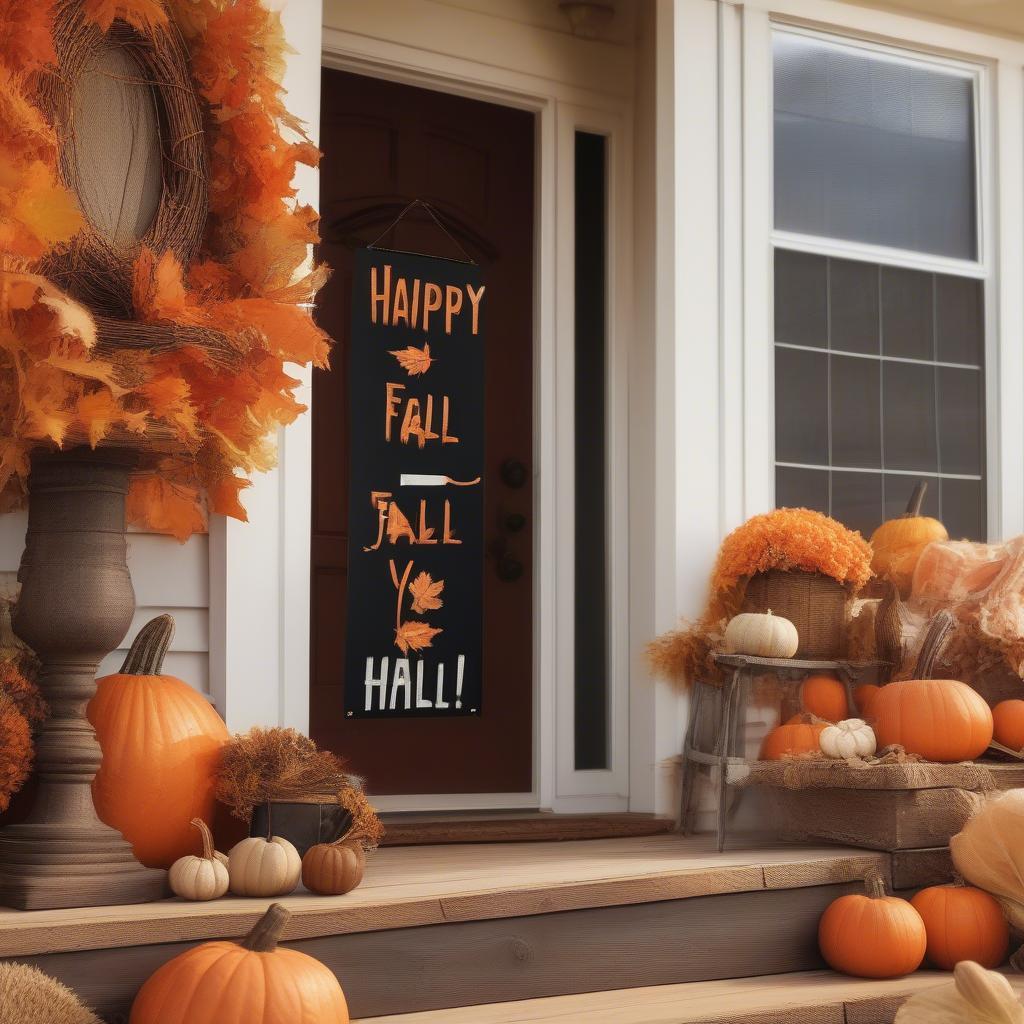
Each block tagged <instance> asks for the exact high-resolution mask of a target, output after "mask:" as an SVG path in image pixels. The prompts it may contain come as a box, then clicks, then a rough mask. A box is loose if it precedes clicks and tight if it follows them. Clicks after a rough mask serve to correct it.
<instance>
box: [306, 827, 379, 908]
mask: <svg viewBox="0 0 1024 1024" xmlns="http://www.w3.org/2000/svg"><path fill="white" fill-rule="evenodd" d="M365 870H366V853H365V851H364V850H363V847H362V845H361V844H360V843H359V842H358V841H352V842H347V841H345V840H342V839H339V840H337V841H336V842H333V843H317V844H316V846H311V847H310V848H309V849H308V850H307V851H306V855H305V857H303V858H302V884H303V885H304V886H305V887H306V888H307V889H308V890H309V891H310V892H315V893H318V894H319V895H321V896H344V895H345V893H347V892H351V891H352V890H353V889H354V888H355V887H356V886H357V885H359V883H360V882H361V881H362V880H363V872H364V871H365Z"/></svg>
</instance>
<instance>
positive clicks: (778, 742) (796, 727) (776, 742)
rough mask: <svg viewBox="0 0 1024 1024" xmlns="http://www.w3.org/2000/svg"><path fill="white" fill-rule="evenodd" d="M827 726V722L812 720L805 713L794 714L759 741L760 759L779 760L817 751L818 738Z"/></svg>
mask: <svg viewBox="0 0 1024 1024" xmlns="http://www.w3.org/2000/svg"><path fill="white" fill-rule="evenodd" d="M827 727H828V722H813V721H811V720H810V718H809V717H808V716H806V715H794V717H793V718H791V719H790V720H789V721H788V722H786V723H785V724H784V725H777V726H776V727H775V728H774V729H772V731H771V732H770V733H768V735H767V736H765V738H764V739H763V740H762V741H761V760H762V761H781V760H782V758H784V757H795V756H797V755H799V754H816V753H819V752H820V750H821V747H820V745H819V740H820V737H821V734H822V732H823V731H824V730H825V729H826V728H827Z"/></svg>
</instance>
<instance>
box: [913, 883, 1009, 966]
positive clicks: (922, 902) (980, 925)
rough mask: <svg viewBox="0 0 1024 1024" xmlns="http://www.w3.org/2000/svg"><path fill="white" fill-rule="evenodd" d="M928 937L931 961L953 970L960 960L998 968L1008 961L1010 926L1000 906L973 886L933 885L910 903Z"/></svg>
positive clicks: (929, 958) (935, 964)
mask: <svg viewBox="0 0 1024 1024" xmlns="http://www.w3.org/2000/svg"><path fill="white" fill-rule="evenodd" d="M910 903H911V905H912V906H913V907H914V909H915V910H916V911H917V912H918V913H919V914H920V915H921V920H922V921H924V927H925V931H926V932H927V934H928V952H927V956H928V960H929V961H930V962H931V963H932V964H934V966H936V967H938V968H939V969H940V970H943V971H951V970H953V968H954V967H955V966H956V965H957V964H958V963H960V961H961V960H974V961H975V962H977V963H979V964H981V966H982V967H989V968H991V967H998V966H999V965H1000V964H1001V963H1002V962H1003V961H1004V960H1005V959H1006V951H1007V948H1008V946H1009V944H1010V926H1009V925H1008V924H1007V923H1006V918H1005V917H1004V916H1003V912H1002V910H1001V909H1000V908H999V904H998V903H997V902H996V900H994V899H993V898H992V897H991V896H989V894H988V893H987V892H982V890H981V889H975V888H974V887H973V886H970V885H963V884H959V885H957V884H954V885H933V886H930V887H929V888H927V889H922V890H921V891H920V892H919V893H918V894H917V895H916V896H915V897H914V898H913V899H912V900H911V901H910Z"/></svg>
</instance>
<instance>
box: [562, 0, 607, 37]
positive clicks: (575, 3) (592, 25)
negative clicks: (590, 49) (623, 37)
mask: <svg viewBox="0 0 1024 1024" xmlns="http://www.w3.org/2000/svg"><path fill="white" fill-rule="evenodd" d="M558 7H559V9H560V10H561V11H562V13H563V14H564V15H565V16H566V18H568V19H569V27H570V28H571V29H572V34H573V35H574V36H579V37H580V38H581V39H597V38H599V37H600V35H601V30H602V29H603V28H604V27H605V26H606V25H607V24H608V23H609V22H610V21H611V20H612V18H614V17H615V5H614V4H613V3H611V2H610V0H558Z"/></svg>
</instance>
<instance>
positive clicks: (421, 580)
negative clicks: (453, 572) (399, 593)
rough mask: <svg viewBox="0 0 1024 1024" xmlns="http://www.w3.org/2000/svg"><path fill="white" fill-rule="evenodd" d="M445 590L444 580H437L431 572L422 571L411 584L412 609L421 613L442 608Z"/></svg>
mask: <svg viewBox="0 0 1024 1024" xmlns="http://www.w3.org/2000/svg"><path fill="white" fill-rule="evenodd" d="M442 590H444V580H437V581H436V582H435V580H434V578H433V577H432V576H431V575H430V573H429V572H421V573H420V574H419V575H418V576H417V577H416V578H415V579H414V580H413V581H412V583H410V584H409V593H410V594H411V595H412V610H413V611H414V612H417V613H419V614H420V615H422V614H423V612H429V611H435V610H436V609H438V608H440V607H441V606H442V605H443V604H444V601H442V600H441V591H442Z"/></svg>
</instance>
